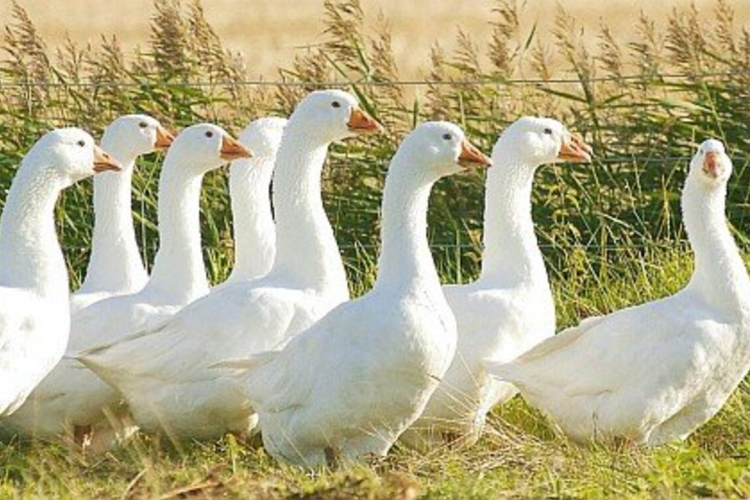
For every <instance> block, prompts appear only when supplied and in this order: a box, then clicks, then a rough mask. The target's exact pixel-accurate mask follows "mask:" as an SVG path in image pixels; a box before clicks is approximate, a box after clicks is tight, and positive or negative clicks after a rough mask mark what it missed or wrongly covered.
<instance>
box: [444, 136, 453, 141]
mask: <svg viewBox="0 0 750 500" xmlns="http://www.w3.org/2000/svg"><path fill="white" fill-rule="evenodd" d="M443 139H445V140H446V141H450V140H451V139H453V136H452V135H450V134H443Z"/></svg>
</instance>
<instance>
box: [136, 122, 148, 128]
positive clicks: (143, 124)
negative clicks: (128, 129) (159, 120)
mask: <svg viewBox="0 0 750 500" xmlns="http://www.w3.org/2000/svg"><path fill="white" fill-rule="evenodd" d="M138 126H139V127H141V128H146V127H148V123H146V122H141V123H139V124H138Z"/></svg>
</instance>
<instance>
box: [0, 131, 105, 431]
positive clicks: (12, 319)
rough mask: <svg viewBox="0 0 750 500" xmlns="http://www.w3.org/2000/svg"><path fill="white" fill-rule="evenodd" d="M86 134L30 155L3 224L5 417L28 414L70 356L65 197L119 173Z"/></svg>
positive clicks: (55, 140)
mask: <svg viewBox="0 0 750 500" xmlns="http://www.w3.org/2000/svg"><path fill="white" fill-rule="evenodd" d="M119 168H120V166H119V163H117V162H116V161H115V160H114V159H113V158H111V157H109V155H106V154H105V153H104V152H103V151H102V150H100V149H99V148H97V147H96V146H95V144H94V140H93V139H92V138H91V136H90V135H89V134H87V133H86V132H84V131H83V130H80V129H76V128H67V129H58V130H54V131H52V132H49V133H48V134H46V135H44V136H43V137H42V138H41V139H39V140H38V141H37V142H36V144H34V146H33V147H32V148H31V150H29V152H28V154H27V155H26V157H25V158H24V159H23V161H22V162H21V167H20V168H19V169H18V172H16V176H15V178H14V179H13V184H12V185H11V188H10V192H9V193H8V197H7V199H6V201H5V208H4V210H3V214H2V217H0V416H8V415H10V414H12V413H13V412H14V411H15V410H16V409H17V408H18V407H20V406H21V405H22V404H23V402H24V401H25V400H26V397H27V396H28V394H29V393H30V392H31V390H32V389H33V388H34V387H35V386H36V385H37V384H38V383H39V382H40V381H41V380H42V378H43V377H44V376H45V375H47V373H48V372H49V371H50V370H51V369H52V367H53V366H55V364H56V363H57V362H58V361H59V360H60V357H61V356H62V355H63V352H64V351H65V344H66V342H67V341H68V333H69V330H70V312H69V305H68V274H67V269H66V267H65V261H64V259H63V255H62V251H61V250H60V245H59V243H58V241H57V233H56V232H55V222H54V209H55V202H56V201H57V198H58V195H59V194H60V192H61V191H62V190H63V189H65V188H66V187H68V186H70V185H72V184H73V183H74V182H76V181H78V180H81V179H83V178H85V177H88V176H90V175H92V174H94V172H97V171H104V170H119Z"/></svg>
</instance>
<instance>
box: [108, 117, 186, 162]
mask: <svg viewBox="0 0 750 500" xmlns="http://www.w3.org/2000/svg"><path fill="white" fill-rule="evenodd" d="M172 141H174V136H173V135H172V134H171V133H170V132H169V131H168V130H167V129H165V128H164V127H162V125H161V124H160V123H159V122H158V121H157V120H156V119H154V118H151V117H150V116H148V115H125V116H121V117H119V118H117V119H116V120H115V121H113V122H112V123H110V124H109V125H108V126H107V128H106V129H105V130H104V135H103V137H102V142H103V143H105V144H108V145H109V144H110V143H112V144H117V146H118V148H119V149H120V150H121V151H120V153H121V154H122V156H123V157H124V156H128V157H130V158H135V157H137V156H140V155H144V154H148V153H151V152H153V151H155V150H157V149H161V150H164V149H167V148H169V146H170V145H171V144H172Z"/></svg>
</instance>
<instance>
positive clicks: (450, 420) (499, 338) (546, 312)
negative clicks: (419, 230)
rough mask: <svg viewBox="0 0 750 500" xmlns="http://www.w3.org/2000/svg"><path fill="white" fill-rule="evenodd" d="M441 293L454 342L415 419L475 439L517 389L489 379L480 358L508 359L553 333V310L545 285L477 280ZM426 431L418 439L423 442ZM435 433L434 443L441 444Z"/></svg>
mask: <svg viewBox="0 0 750 500" xmlns="http://www.w3.org/2000/svg"><path fill="white" fill-rule="evenodd" d="M443 291H444V293H445V297H446V299H447V301H448V304H449V305H450V307H451V309H452V310H453V313H454V314H455V317H456V323H457V325H458V331H459V332H460V334H459V336H458V346H457V348H456V357H455V358H454V360H453V362H452V363H451V366H450V368H449V369H448V372H447V373H446V375H445V378H444V381H443V383H442V384H441V385H440V388H439V389H438V390H437V391H435V394H434V395H433V396H432V400H431V402H430V404H429V405H428V407H427V409H426V410H425V413H424V414H423V415H422V418H421V419H420V422H421V423H425V424H432V423H438V422H439V426H440V429H441V430H443V431H448V432H452V433H455V435H459V436H462V437H463V438H464V440H465V441H466V442H467V443H468V442H471V441H474V440H476V439H477V438H478V437H479V435H480V433H481V431H482V428H483V427H484V420H485V416H486V414H487V412H488V411H489V410H490V409H491V408H492V407H493V406H495V405H496V404H502V403H505V402H506V401H508V400H509V399H510V398H512V397H513V396H514V395H515V394H517V393H518V389H516V387H514V386H513V385H512V384H509V383H507V382H501V381H498V380H496V379H494V378H493V377H491V376H490V375H489V373H487V371H486V370H485V369H484V366H483V365H482V363H481V360H482V359H485V358H491V359H494V360H502V361H511V360H512V359H514V358H515V357H516V356H518V355H520V354H522V353H524V352H526V351H527V350H529V349H530V348H532V347H533V346H535V345H536V344H538V343H539V342H541V341H542V340H544V339H546V338H548V337H549V336H551V335H552V334H554V331H555V309H554V303H553V301H552V295H551V293H550V292H549V287H541V289H540V287H529V286H526V285H521V286H518V287H514V288H498V287H497V286H496V285H494V284H487V283H486V282H483V281H481V280H480V281H477V282H474V283H472V284H469V285H458V286H457V285H449V286H445V287H443ZM532 304H533V307H530V305H532ZM418 425H419V424H418ZM429 434H430V433H429V432H428V433H426V434H425V435H423V436H422V437H421V439H428V440H429V439H430V438H431V436H430V435H429ZM435 437H437V438H438V444H439V443H442V442H445V440H443V439H439V437H438V436H435ZM405 438H407V439H409V435H408V434H407V435H405ZM413 439H417V438H416V436H413ZM410 443H411V444H413V445H415V446H417V447H420V446H424V445H425V444H427V443H422V444H421V445H420V444H419V443H418V442H417V441H410Z"/></svg>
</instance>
